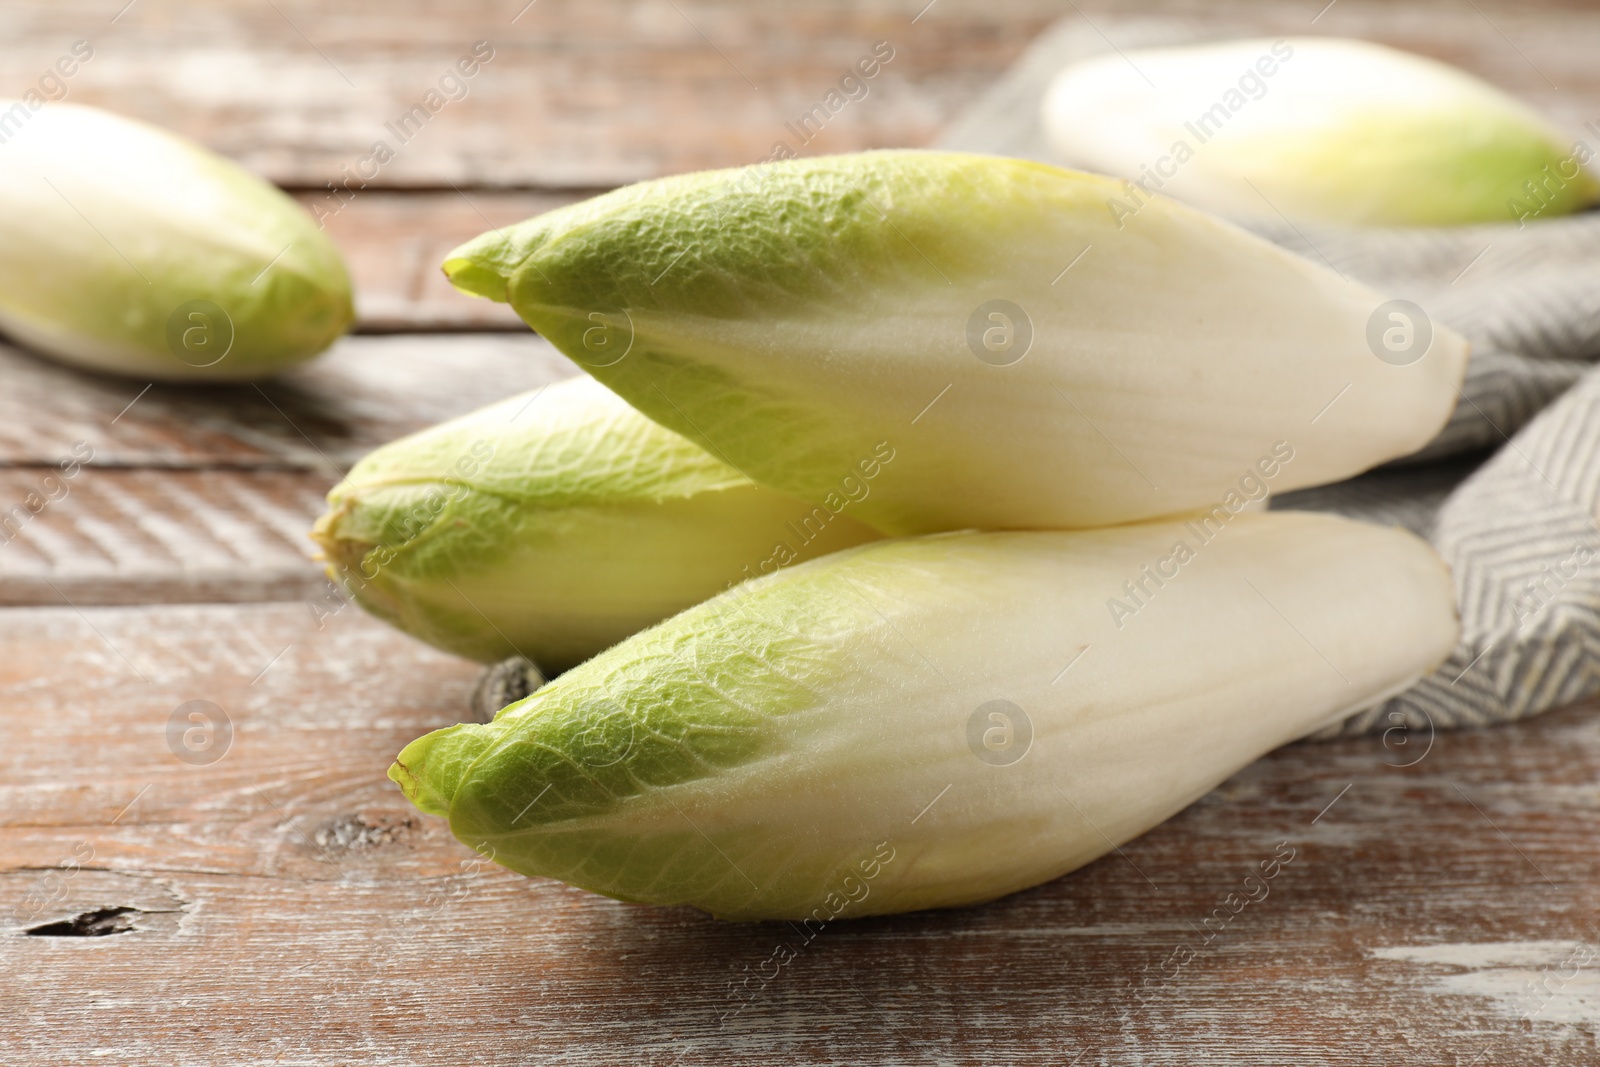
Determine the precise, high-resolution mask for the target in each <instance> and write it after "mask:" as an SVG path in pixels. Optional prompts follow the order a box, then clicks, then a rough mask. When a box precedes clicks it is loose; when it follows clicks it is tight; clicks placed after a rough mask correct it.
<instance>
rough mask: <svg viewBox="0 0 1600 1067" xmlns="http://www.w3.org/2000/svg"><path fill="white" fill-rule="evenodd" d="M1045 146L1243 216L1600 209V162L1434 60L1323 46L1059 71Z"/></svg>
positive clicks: (1146, 192) (1136, 54)
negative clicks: (1599, 172)
mask: <svg viewBox="0 0 1600 1067" xmlns="http://www.w3.org/2000/svg"><path fill="white" fill-rule="evenodd" d="M1043 119H1044V127H1045V131H1046V134H1047V136H1048V138H1049V140H1050V142H1051V143H1052V145H1053V146H1054V147H1055V149H1056V151H1057V152H1059V153H1060V154H1061V156H1062V157H1063V158H1065V159H1066V160H1068V161H1070V162H1071V163H1073V164H1074V165H1076V166H1082V167H1087V168H1089V169H1091V170H1098V171H1103V172H1105V173H1107V174H1115V175H1118V176H1120V177H1124V178H1127V179H1130V180H1131V182H1132V183H1133V184H1131V185H1129V186H1126V187H1124V189H1123V191H1122V192H1121V193H1120V194H1118V195H1117V196H1116V197H1115V198H1114V199H1113V200H1111V201H1110V202H1109V203H1108V208H1109V210H1111V211H1112V212H1113V213H1114V214H1117V215H1118V216H1119V217H1122V218H1126V217H1129V216H1131V215H1132V214H1134V213H1135V212H1137V211H1139V210H1141V209H1142V205H1143V204H1144V202H1145V201H1146V199H1147V198H1148V197H1149V196H1151V195H1154V194H1156V193H1165V194H1168V195H1171V196H1175V197H1178V198H1179V199H1182V200H1186V201H1188V202H1189V203H1191V204H1195V205H1197V206H1199V207H1203V208H1207V209H1209V210H1212V211H1217V212H1221V213H1222V214H1225V215H1227V216H1229V217H1233V218H1241V219H1264V220H1269V221H1273V222H1276V221H1278V220H1279V219H1280V218H1281V217H1284V216H1287V217H1288V218H1290V219H1297V220H1305V221H1311V222H1324V223H1345V224H1359V225H1372V226H1443V225H1454V224H1459V223H1470V222H1512V221H1523V220H1525V219H1527V218H1531V217H1541V216H1542V217H1552V216H1555V215H1562V214H1566V213H1567V212H1571V211H1576V210H1578V209H1580V208H1582V207H1584V206H1586V205H1588V204H1592V203H1594V202H1595V201H1596V200H1597V199H1600V180H1596V178H1595V176H1594V173H1593V171H1592V170H1590V169H1589V168H1588V167H1587V166H1586V164H1588V163H1589V161H1590V160H1591V159H1592V158H1593V154H1594V153H1593V149H1591V148H1590V147H1589V146H1587V145H1585V144H1583V143H1582V142H1575V141H1573V140H1571V139H1570V138H1567V137H1564V136H1563V135H1562V134H1561V131H1560V130H1558V129H1557V128H1556V127H1555V126H1554V125H1553V124H1551V123H1550V122H1549V121H1548V120H1546V119H1544V118H1543V117H1541V116H1540V115H1539V114H1537V113H1536V112H1534V111H1533V110H1532V109H1531V108H1529V107H1528V106H1527V105H1525V104H1522V103H1519V102H1518V101H1516V100H1513V99H1512V98H1511V97H1509V96H1507V95H1506V94H1505V93H1503V92H1501V91H1500V90H1498V89H1496V88H1494V87H1493V86H1491V85H1489V84H1487V83H1485V82H1483V81H1480V80H1479V79H1477V78H1475V77H1472V76H1471V75H1469V74H1466V73H1465V72H1463V71H1460V70H1456V69H1455V68H1453V67H1449V66H1446V65H1445V64H1443V63H1440V62H1437V61H1436V60H1432V59H1425V58H1423V57H1422V56H1416V55H1411V54H1409V53H1406V52H1401V51H1397V50H1395V49H1392V48H1385V47H1383V46H1382V45H1377V44H1372V43H1370V42H1367V41H1351V40H1340V39H1338V38H1326V37H1293V38H1288V39H1285V40H1277V41H1273V40H1245V41H1227V42H1223V43H1220V44H1204V45H1193V46H1187V47H1179V48H1153V49H1147V50H1139V51H1130V52H1126V53H1122V52H1117V53H1110V52H1108V53H1106V54H1105V55H1104V56H1100V57H1097V58H1094V59H1089V60H1085V61H1083V62H1081V63H1076V64H1074V65H1072V66H1070V67H1068V68H1067V69H1066V70H1064V71H1062V72H1061V74H1060V75H1058V76H1057V78H1056V79H1055V81H1054V82H1053V83H1052V85H1051V87H1050V89H1049V91H1048V93H1047V94H1046V97H1045V101H1044V114H1043Z"/></svg>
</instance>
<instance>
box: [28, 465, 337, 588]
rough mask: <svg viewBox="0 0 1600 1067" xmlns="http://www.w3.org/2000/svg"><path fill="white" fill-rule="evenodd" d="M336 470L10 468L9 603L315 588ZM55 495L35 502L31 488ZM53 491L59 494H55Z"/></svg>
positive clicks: (40, 493)
mask: <svg viewBox="0 0 1600 1067" xmlns="http://www.w3.org/2000/svg"><path fill="white" fill-rule="evenodd" d="M334 480H335V479H334V478H333V476H332V475H331V474H322V473H319V472H317V471H274V470H265V471H262V470H141V469H129V468H118V467H111V468H106V469H96V468H95V467H93V466H92V465H91V466H89V467H86V468H83V469H81V470H80V471H79V473H78V474H77V475H76V476H75V477H72V478H63V477H61V474H60V472H55V473H53V474H52V473H51V472H49V471H40V470H37V469H26V468H24V469H18V468H11V469H0V501H18V502H23V503H19V504H12V505H10V510H9V511H0V605H23V604H50V605H64V604H76V605H78V606H79V607H82V606H85V605H88V604H153V603H206V602H242V603H248V602H251V601H266V600H310V599H314V598H319V597H322V596H323V595H324V594H325V592H326V583H325V581H324V579H323V575H322V568H321V565H320V564H318V563H316V562H314V561H313V559H312V555H313V552H314V550H315V546H314V545H313V544H312V542H311V541H310V539H309V538H308V537H307V536H306V531H307V530H309V529H310V528H311V524H312V522H313V521H314V520H315V519H316V517H317V516H318V515H319V514H321V513H322V510H323V496H324V494H326V493H327V491H328V489H329V488H331V487H332V485H333V483H334ZM30 494H33V495H35V499H44V500H45V501H46V503H45V504H44V506H43V507H42V508H41V509H40V510H39V511H38V512H37V513H34V512H32V511H30V510H28V509H27V505H26V503H25V501H26V500H27V499H28V498H29V495H30ZM52 495H53V496H54V499H51V497H52Z"/></svg>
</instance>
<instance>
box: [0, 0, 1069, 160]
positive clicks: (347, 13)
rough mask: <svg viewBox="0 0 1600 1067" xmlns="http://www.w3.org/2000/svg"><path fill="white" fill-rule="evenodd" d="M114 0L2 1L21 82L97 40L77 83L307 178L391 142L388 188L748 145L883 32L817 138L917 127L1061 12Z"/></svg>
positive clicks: (708, 156)
mask: <svg viewBox="0 0 1600 1067" xmlns="http://www.w3.org/2000/svg"><path fill="white" fill-rule="evenodd" d="M924 2H925V0H924ZM121 6H122V5H121V4H120V3H118V4H107V3H104V2H102V0H58V2H55V3H51V4H42V3H36V4H12V5H6V6H5V7H4V8H0V71H3V72H4V76H5V78H6V80H7V82H8V84H11V85H16V86H17V88H16V89H15V90H11V91H14V92H18V93H20V92H21V91H23V89H24V88H26V87H27V86H29V85H31V84H32V83H33V82H34V81H36V80H37V79H38V78H39V77H40V76H41V75H42V74H43V72H44V71H45V70H47V69H48V67H49V65H50V64H52V63H53V62H54V61H55V60H56V58H57V57H58V56H59V55H61V54H62V53H63V52H64V51H65V50H66V49H67V48H68V46H69V45H70V44H71V43H72V42H73V41H74V40H77V39H89V40H90V41H91V42H92V44H93V47H94V49H95V55H94V58H93V59H92V60H91V61H89V62H88V63H87V64H85V65H84V66H83V67H82V69H81V70H80V71H78V72H77V73H76V74H75V75H74V77H73V78H72V79H71V81H70V93H69V99H72V100H75V101H79V102H82V103H88V104H96V105H101V106H106V107H110V108H113V109H114V110H117V111H121V112H124V113H127V114H130V115H133V116H136V117H140V118H146V119H150V120H152V121H156V122H160V123H162V124H164V125H167V126H170V127H172V128H174V129H176V130H178V131H180V132H182V133H185V134H187V135H189V136H191V137H194V138H196V139H198V140H200V141H202V142H203V143H206V144H208V145H211V146H212V147H214V148H216V149H217V150H219V151H221V152H223V153H224V154H226V155H229V156H231V157H233V158H236V159H239V160H241V161H242V162H244V163H245V164H246V165H247V166H250V167H252V168H253V169H255V170H257V171H259V172H260V173H262V174H264V175H266V176H267V177H269V178H270V179H272V180H274V181H276V182H278V183H280V184H285V185H290V186H298V187H302V188H309V189H321V188H323V187H324V183H326V182H329V181H335V180H339V179H340V178H341V175H342V172H343V168H344V167H346V166H349V167H351V168H352V170H353V171H354V170H356V169H358V164H359V162H360V161H361V160H362V158H363V157H367V156H370V155H371V153H372V149H373V145H374V143H375V142H378V141H383V142H384V143H385V144H386V145H388V146H389V147H390V148H391V149H393V151H394V158H393V159H392V160H391V161H389V162H388V163H386V164H384V165H383V166H381V168H379V169H378V172H377V174H376V176H375V177H373V178H372V184H373V185H382V186H388V187H416V186H424V187H429V188H446V187H447V186H448V183H455V184H457V185H463V186H464V185H477V186H500V187H517V186H542V187H547V188H572V187H583V188H603V187H610V186H613V185H618V184H621V183H624V182H628V181H633V180H636V179H639V178H644V177H654V176H656V175H659V174H665V173H674V172H678V171H683V170H694V169H699V168H703V167H710V166H720V165H727V164H736V163H746V162H753V161H755V160H757V159H760V158H763V157H765V156H767V155H768V154H769V153H770V152H771V150H772V146H773V144H774V143H775V142H776V141H778V140H780V139H782V138H784V137H785V136H786V134H785V130H784V123H785V122H788V121H791V120H794V119H796V118H798V117H799V116H800V115H801V114H803V113H805V112H806V111H807V110H808V109H810V108H811V107H813V106H815V105H816V104H818V103H819V102H820V101H821V100H822V99H823V97H824V96H825V94H826V93H827V92H828V91H829V90H831V89H834V88H836V87H837V86H838V83H839V80H840V79H841V77H843V76H844V75H845V74H847V73H849V72H850V70H851V69H852V68H853V66H854V64H855V63H856V62H857V60H858V59H860V58H861V57H862V56H864V55H866V54H868V53H870V52H871V50H872V47H873V43H874V42H876V41H879V40H889V41H891V42H893V44H894V47H895V48H896V55H895V58H894V60H893V61H892V62H891V63H890V64H889V66H888V67H887V68H886V69H885V70H884V72H883V73H882V74H881V75H879V76H878V77H877V78H876V79H875V81H874V82H873V84H872V86H871V91H870V93H869V94H868V95H867V97H866V98H865V99H862V100H860V101H858V102H856V103H853V104H851V105H850V106H849V107H846V108H845V109H844V110H843V111H841V112H840V113H838V114H837V115H835V116H833V117H831V118H830V120H829V121H828V122H827V124H826V129H825V130H824V131H823V132H822V134H821V136H819V137H817V138H815V140H814V142H813V144H812V145H810V146H809V147H810V148H811V149H812V150H823V151H849V150H855V149H861V148H867V147H873V146H877V145H884V144H918V143H921V142H922V141H925V140H926V139H928V138H929V137H930V136H931V135H932V134H933V132H934V131H935V130H936V129H937V128H938V126H939V124H940V123H941V122H942V121H943V120H944V118H945V117H946V116H947V115H949V114H950V113H951V112H952V111H953V110H954V109H955V108H957V107H959V106H960V104H961V103H962V102H963V101H964V100H966V99H968V98H969V97H970V96H971V95H972V94H974V93H976V92H978V91H980V90H981V89H982V88H983V87H984V86H985V85H986V84H987V83H988V82H989V81H991V80H992V79H993V78H994V77H995V76H997V75H998V74H999V73H1000V72H1001V71H1002V70H1003V69H1004V68H1005V66H1006V65H1007V64H1008V63H1009V62H1010V61H1011V59H1012V58H1013V57H1014V56H1015V55H1016V54H1017V53H1018V52H1019V51H1020V50H1021V48H1022V47H1023V46H1024V45H1025V44H1026V43H1027V40H1028V38H1029V37H1030V36H1031V35H1032V34H1033V33H1035V32H1037V31H1038V29H1039V28H1041V27H1042V26H1043V25H1045V23H1046V22H1048V21H1049V20H1050V19H1052V18H1054V17H1056V16H1057V15H1058V13H1059V7H1058V5H1056V4H1054V3H1051V2H1049V0H1009V2H1007V3H1004V4H998V5H997V4H993V3H976V2H971V0H942V2H941V3H940V4H939V6H938V8H935V9H934V10H933V11H931V12H929V14H928V15H927V16H926V17H925V18H923V19H922V20H920V21H918V22H917V23H916V24H915V25H914V24H913V23H912V19H913V17H914V16H915V15H917V13H918V10H919V9H920V8H921V7H922V6H923V3H921V2H919V3H915V4H912V3H905V2H896V0H870V2H867V3H857V2H852V0H821V2H818V3H811V4H805V5H794V4H787V3H780V2H778V0H645V2H641V3H629V4H614V3H602V4H595V3H592V2H589V0H537V2H536V3H529V2H528V0H516V2H512V0H457V2H453V3H450V4H448V5H443V4H438V3H429V2H426V0H400V2H391V0H346V2H342V3H339V4H327V3H322V2H318V0H275V2H274V3H271V4H262V3H256V2H253V0H210V2H206V3H192V2H180V0H138V2H137V3H136V4H134V5H130V8H129V10H127V11H125V12H123V13H122V14H121V16H120V17H117V18H116V21H115V22H114V23H113V21H112V19H113V17H114V16H117V14H118V8H119V7H121ZM476 41H485V42H488V43H489V45H490V46H492V48H493V49H494V56H493V58H492V59H491V60H489V61H488V63H487V64H486V65H484V66H483V67H482V69H481V70H480V72H479V73H478V74H477V75H476V76H475V77H473V78H472V79H471V80H470V81H468V82H466V83H465V84H466V88H467V92H466V95H465V97H464V98H461V99H457V100H454V101H451V102H448V103H444V104H443V106H442V107H441V108H439V109H438V110H437V111H436V112H434V113H433V114H431V116H430V117H428V118H427V121H426V124H425V125H422V127H421V130H420V132H415V133H413V134H412V135H411V136H410V137H409V139H408V140H402V139H401V138H400V137H397V136H396V135H395V133H394V132H392V131H391V129H390V128H389V126H390V124H398V122H399V120H400V119H401V117H402V116H403V115H405V114H406V113H407V112H408V111H409V110H410V109H412V108H413V107H415V106H417V105H419V104H423V103H424V102H425V96H426V94H427V93H428V92H429V91H430V90H434V91H437V90H438V88H439V85H440V80H441V78H442V77H443V76H445V75H446V74H448V73H449V72H450V71H451V69H452V66H453V65H454V64H455V63H456V61H457V60H458V59H459V58H461V57H463V56H464V55H466V54H467V53H469V52H470V50H471V49H472V46H473V44H474V42H476ZM455 93H456V95H458V96H459V95H460V94H459V91H458V90H457V91H455ZM442 99H444V96H443V94H441V100H442ZM788 139H789V141H790V143H791V144H794V143H795V141H796V139H795V138H794V137H793V136H789V137H788Z"/></svg>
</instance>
